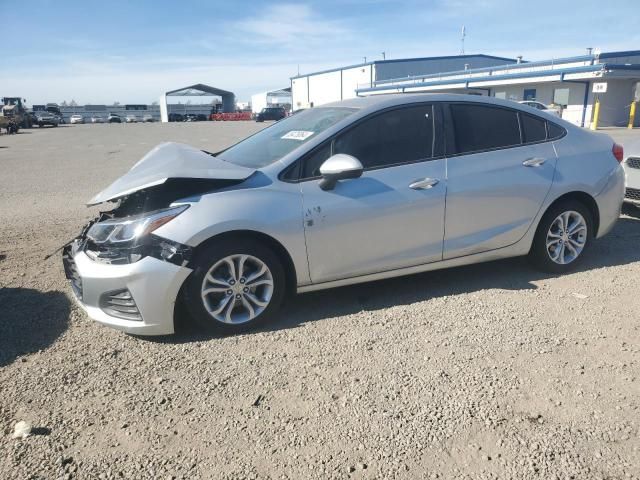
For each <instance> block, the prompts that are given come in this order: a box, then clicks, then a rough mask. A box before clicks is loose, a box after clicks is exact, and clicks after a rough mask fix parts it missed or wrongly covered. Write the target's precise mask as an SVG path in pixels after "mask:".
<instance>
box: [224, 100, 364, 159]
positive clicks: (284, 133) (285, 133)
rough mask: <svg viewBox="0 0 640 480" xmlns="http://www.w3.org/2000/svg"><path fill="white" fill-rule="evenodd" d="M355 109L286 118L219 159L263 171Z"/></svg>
mask: <svg viewBox="0 0 640 480" xmlns="http://www.w3.org/2000/svg"><path fill="white" fill-rule="evenodd" d="M356 111H357V109H355V108H345V107H332V108H329V107H327V108H323V107H320V108H313V109H309V110H305V111H303V112H300V113H299V114H297V115H293V116H291V117H286V118H285V119H283V120H281V121H279V122H277V123H274V124H273V125H272V126H270V127H268V128H265V129H264V130H261V131H259V132H258V133H256V134H255V135H253V136H251V137H249V138H247V139H246V140H243V141H241V142H240V143H237V144H235V145H234V146H232V147H230V148H228V149H227V150H225V151H224V152H221V153H220V154H218V156H217V157H218V158H219V159H221V160H224V161H226V162H230V163H234V164H236V165H241V166H243V167H249V168H262V167H265V166H267V165H270V164H272V163H273V162H275V161H277V160H279V159H281V158H282V157H284V156H285V155H287V154H289V153H291V152H292V151H293V150H295V149H296V148H298V147H299V146H301V145H303V144H304V143H306V142H308V141H309V140H311V139H312V138H316V137H317V136H318V135H319V134H320V133H322V132H323V131H325V130H326V129H328V128H329V127H332V126H333V125H335V124H336V123H338V122H339V121H341V120H343V119H345V118H347V117H348V116H349V115H351V114H353V113H354V112H356Z"/></svg>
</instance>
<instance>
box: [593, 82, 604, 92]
mask: <svg viewBox="0 0 640 480" xmlns="http://www.w3.org/2000/svg"><path fill="white" fill-rule="evenodd" d="M593 93H607V82H594V83H593Z"/></svg>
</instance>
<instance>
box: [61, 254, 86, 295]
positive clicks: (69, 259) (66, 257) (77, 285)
mask: <svg viewBox="0 0 640 480" xmlns="http://www.w3.org/2000/svg"><path fill="white" fill-rule="evenodd" d="M62 264H63V266H64V275H65V276H66V277H67V279H68V280H69V281H70V282H71V288H72V290H73V293H74V294H75V296H76V297H78V300H82V278H81V277H80V274H79V273H78V269H77V268H76V262H75V261H74V260H73V256H72V253H71V246H70V245H69V246H67V247H65V248H64V250H63V251H62Z"/></svg>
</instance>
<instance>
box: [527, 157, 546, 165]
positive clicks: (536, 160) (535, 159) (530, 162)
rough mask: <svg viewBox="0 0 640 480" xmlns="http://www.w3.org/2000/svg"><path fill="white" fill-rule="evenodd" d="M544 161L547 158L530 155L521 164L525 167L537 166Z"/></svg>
mask: <svg viewBox="0 0 640 480" xmlns="http://www.w3.org/2000/svg"><path fill="white" fill-rule="evenodd" d="M546 161H547V160H546V159H545V158H538V157H531V158H527V159H526V160H525V161H524V162H522V165H524V166H525V167H539V166H540V165H542V164H544V162H546Z"/></svg>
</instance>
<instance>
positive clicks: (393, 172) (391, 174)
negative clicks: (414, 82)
mask: <svg viewBox="0 0 640 480" xmlns="http://www.w3.org/2000/svg"><path fill="white" fill-rule="evenodd" d="M434 117H435V114H434V107H433V105H430V104H422V105H410V106H403V107H400V108H395V109H393V110H389V111H385V112H382V113H379V114H376V115H374V116H372V117H369V118H367V119H364V120H362V121H361V122H359V123H358V124H357V125H355V126H353V127H352V128H350V129H348V130H347V131H345V132H343V133H341V134H339V135H338V136H337V137H336V138H335V139H333V140H332V141H329V142H327V143H326V144H324V145H322V146H320V147H319V148H318V149H316V151H314V152H313V153H312V154H311V155H310V156H309V157H308V158H307V159H305V161H303V166H302V174H301V176H302V183H301V191H302V196H303V205H304V227H305V238H306V243H307V255H308V259H309V268H310V272H311V279H312V281H313V282H314V283H318V282H324V281H331V280H337V279H342V278H348V277H353V276H357V275H365V274H368V273H376V272H380V271H385V270H393V269H398V268H403V267H408V266H413V265H417V264H422V263H429V262H435V261H439V260H441V259H442V237H443V226H444V201H445V193H446V161H445V159H444V155H443V153H444V145H443V142H442V140H443V136H442V133H441V132H442V126H441V124H439V123H438V121H435V118H434ZM332 153H333V154H335V153H346V154H349V155H353V156H354V157H356V158H358V160H360V162H361V163H362V164H363V166H364V173H363V174H362V177H360V178H355V179H350V180H342V181H339V182H338V183H337V184H336V186H335V188H334V189H333V190H329V191H324V190H322V189H321V188H320V187H319V171H318V169H319V167H320V165H321V164H322V162H323V161H324V160H326V159H327V158H329V156H330V155H331V154H332Z"/></svg>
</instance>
